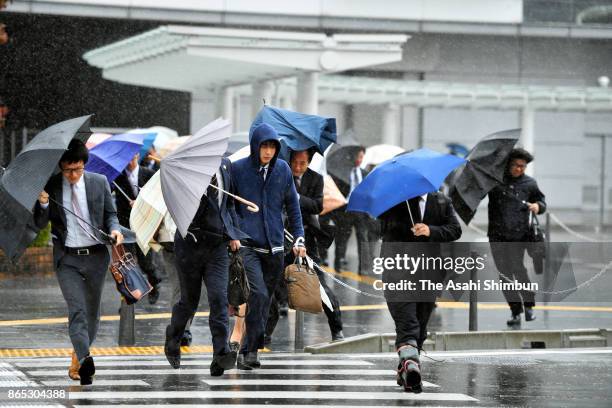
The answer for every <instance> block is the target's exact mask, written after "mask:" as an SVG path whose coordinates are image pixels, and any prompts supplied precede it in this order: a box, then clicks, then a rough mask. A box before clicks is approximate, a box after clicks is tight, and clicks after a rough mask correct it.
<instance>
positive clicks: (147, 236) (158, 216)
mask: <svg viewBox="0 0 612 408" xmlns="http://www.w3.org/2000/svg"><path fill="white" fill-rule="evenodd" d="M160 176H161V173H160V171H159V170H158V171H157V172H155V174H154V175H153V176H152V177H151V178H150V179H149V181H147V183H146V184H145V185H144V186H143V187H142V188H141V189H140V193H139V194H138V197H136V201H135V202H134V206H133V207H132V211H131V212H130V229H131V230H132V231H134V232H135V233H136V243H137V244H138V246H139V247H140V249H142V252H143V253H144V254H145V255H146V254H147V252H149V242H150V241H151V239H153V236H154V235H155V232H156V231H157V229H158V228H159V225H160V224H161V222H162V220H163V219H164V217H165V216H166V214H167V213H168V207H167V206H166V202H165V201H164V196H163V194H162V188H161V179H160Z"/></svg>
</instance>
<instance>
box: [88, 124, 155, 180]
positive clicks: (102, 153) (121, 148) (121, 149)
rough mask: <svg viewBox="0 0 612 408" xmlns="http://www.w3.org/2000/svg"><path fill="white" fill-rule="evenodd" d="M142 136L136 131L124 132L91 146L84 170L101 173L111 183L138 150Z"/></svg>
mask: <svg viewBox="0 0 612 408" xmlns="http://www.w3.org/2000/svg"><path fill="white" fill-rule="evenodd" d="M143 136H144V135H142V134H136V133H124V134H121V135H115V136H111V137H109V138H108V139H106V140H105V141H103V142H102V143H100V144H98V145H96V146H94V147H92V148H91V150H90V151H89V161H88V162H87V164H86V165H85V170H87V171H90V172H93V173H98V174H103V175H104V176H106V178H107V179H108V182H109V184H112V182H113V180H115V179H116V178H117V176H119V174H121V172H122V171H123V169H125V167H126V166H127V165H128V163H129V162H130V160H132V158H133V157H134V155H136V153H138V151H139V150H140V148H141V146H142V140H143Z"/></svg>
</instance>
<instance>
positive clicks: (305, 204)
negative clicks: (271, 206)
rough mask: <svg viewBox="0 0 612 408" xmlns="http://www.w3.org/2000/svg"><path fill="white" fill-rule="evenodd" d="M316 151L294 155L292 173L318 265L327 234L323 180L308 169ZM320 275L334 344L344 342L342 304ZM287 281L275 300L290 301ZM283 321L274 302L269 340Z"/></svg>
mask: <svg viewBox="0 0 612 408" xmlns="http://www.w3.org/2000/svg"><path fill="white" fill-rule="evenodd" d="M313 155H314V151H312V150H303V151H299V152H291V158H290V163H289V164H290V166H291V172H292V173H293V180H294V183H295V189H296V190H297V193H298V197H299V201H300V211H301V212H302V222H303V224H304V234H305V237H304V238H305V242H306V249H307V250H308V251H309V256H310V257H311V258H312V260H313V261H314V262H316V263H320V261H321V259H320V257H319V250H318V247H319V245H318V237H320V236H321V235H322V234H324V232H323V231H321V226H320V225H319V219H318V215H319V213H321V211H323V176H321V175H320V174H319V173H317V172H316V171H313V170H311V169H309V168H308V165H309V164H310V161H311V160H312V156H313ZM294 259H295V256H293V254H292V253H289V254H288V255H287V256H286V257H285V267H286V266H287V265H289V264H291V263H293V261H294ZM317 275H318V277H319V281H320V282H321V285H322V286H323V289H324V290H325V293H326V294H327V297H329V300H330V302H331V304H332V307H333V310H331V309H330V308H329V307H327V305H326V304H325V303H323V310H324V311H325V315H326V316H327V322H328V323H329V328H330V330H331V335H332V340H342V339H343V338H344V334H343V333H342V315H341V313H340V302H338V298H337V297H336V295H335V294H334V292H333V291H332V290H331V289H330V288H329V286H327V282H326V281H325V276H324V273H323V272H321V271H319V270H318V269H317ZM283 283H284V280H283V279H281V280H280V282H279V284H278V286H277V290H276V291H275V297H277V295H278V296H279V298H280V299H279V298H277V299H276V300H284V299H286V297H287V286H286V285H283ZM281 296H282V297H281ZM278 318H279V310H278V303H277V302H276V301H273V302H272V305H271V307H270V315H269V316H268V322H267V324H266V336H267V337H270V336H272V332H273V331H274V328H275V327H276V324H277V322H278Z"/></svg>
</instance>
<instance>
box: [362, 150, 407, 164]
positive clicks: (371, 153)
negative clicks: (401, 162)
mask: <svg viewBox="0 0 612 408" xmlns="http://www.w3.org/2000/svg"><path fill="white" fill-rule="evenodd" d="M405 151H406V149H404V148H402V147H399V146H395V145H389V144H378V145H374V146H369V147H368V148H367V149H366V152H365V155H364V156H363V162H361V168H362V169H365V168H366V167H368V166H370V165H373V166H378V165H379V164H380V163H382V162H384V161H387V160H389V159H391V158H393V157H395V156H397V155H398V154H400V153H403V152H405Z"/></svg>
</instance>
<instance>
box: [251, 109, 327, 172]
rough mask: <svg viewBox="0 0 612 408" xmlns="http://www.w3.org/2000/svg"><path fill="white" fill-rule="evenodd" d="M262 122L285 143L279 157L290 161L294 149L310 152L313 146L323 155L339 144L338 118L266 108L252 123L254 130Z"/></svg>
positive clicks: (282, 144) (282, 143)
mask: <svg viewBox="0 0 612 408" xmlns="http://www.w3.org/2000/svg"><path fill="white" fill-rule="evenodd" d="M262 123H267V124H268V125H270V126H272V127H273V128H274V129H275V130H276V132H277V133H278V136H279V140H280V143H281V151H280V154H279V156H280V157H281V158H282V159H283V160H285V161H289V155H290V150H294V151H299V150H307V149H310V148H311V147H313V148H315V150H316V151H317V152H319V153H321V154H323V152H324V151H325V149H327V148H328V147H329V146H330V145H331V144H332V143H335V142H336V119H334V118H324V117H322V116H317V115H307V114H305V113H299V112H293V111H290V110H286V109H280V108H277V107H274V106H269V105H265V106H264V107H263V108H262V109H261V110H260V111H259V113H258V114H257V116H256V117H255V120H254V121H253V124H251V131H250V132H249V138H250V134H251V133H252V131H253V129H255V128H256V127H257V126H259V125H261V124H262Z"/></svg>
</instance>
